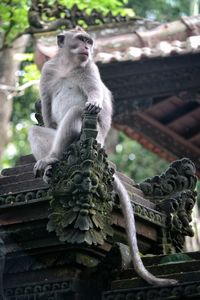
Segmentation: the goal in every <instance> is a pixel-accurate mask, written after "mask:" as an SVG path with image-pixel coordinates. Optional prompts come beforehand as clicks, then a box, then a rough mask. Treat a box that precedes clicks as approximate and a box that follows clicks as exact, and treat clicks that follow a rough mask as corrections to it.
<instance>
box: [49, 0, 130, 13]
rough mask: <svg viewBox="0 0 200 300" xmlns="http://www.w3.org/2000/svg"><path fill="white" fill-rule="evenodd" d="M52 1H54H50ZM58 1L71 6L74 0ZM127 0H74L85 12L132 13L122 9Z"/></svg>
mask: <svg viewBox="0 0 200 300" xmlns="http://www.w3.org/2000/svg"><path fill="white" fill-rule="evenodd" d="M52 2H54V1H52ZM59 3H61V4H63V5H65V6H66V7H68V8H71V7H72V6H73V5H74V4H75V2H74V0H60V1H59ZM127 3H128V1H127V0H122V1H120V0H90V1H89V0H81V1H80V0H79V1H76V5H77V6H78V7H79V8H80V9H82V10H86V12H87V13H89V14H90V13H91V11H92V9H96V10H98V11H101V12H103V13H105V14H106V13H108V12H109V11H112V13H113V14H118V13H122V14H126V13H129V14H131V13H133V12H132V10H130V9H124V5H125V4H127Z"/></svg>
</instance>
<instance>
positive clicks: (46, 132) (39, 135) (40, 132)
mask: <svg viewBox="0 0 200 300" xmlns="http://www.w3.org/2000/svg"><path fill="white" fill-rule="evenodd" d="M55 134H56V130H55V129H52V128H46V127H41V126H33V127H31V128H30V129H29V135H28V139H29V143H30V145H31V150H32V153H33V155H34V157H35V158H36V160H39V159H42V158H43V157H46V156H47V155H48V153H49V151H50V149H51V147H52V144H53V140H54V138H55Z"/></svg>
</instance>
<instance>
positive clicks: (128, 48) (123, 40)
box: [36, 16, 200, 63]
mask: <svg viewBox="0 0 200 300" xmlns="http://www.w3.org/2000/svg"><path fill="white" fill-rule="evenodd" d="M149 28H150V29H149ZM89 31H90V32H91V34H92V35H93V36H95V39H96V51H95V61H96V62H101V63H110V62H112V61H128V60H132V61H135V60H142V59H146V58H148V59H150V58H155V57H165V56H174V55H181V54H187V53H196V52H200V16H195V17H182V18H181V19H180V20H177V21H174V22H170V23H165V24H157V23H153V24H151V26H150V25H149V24H148V26H147V24H145V26H144V22H142V23H141V26H139V25H138V24H137V26H136V25H135V23H133V22H127V24H126V23H122V24H120V25H116V24H114V27H113V26H112V28H110V27H108V25H106V27H105V28H104V27H102V26H101V27H99V29H98V28H95V27H94V28H90V29H89ZM53 44H54V45H53ZM56 52H57V46H56V45H55V38H54V40H53V42H50V45H47V42H46V41H45V40H44V39H43V40H39V42H38V44H37V55H36V56H38V53H40V56H41V55H43V56H45V57H46V59H48V58H51V57H53V56H54V55H55V54H56Z"/></svg>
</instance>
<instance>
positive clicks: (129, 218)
mask: <svg viewBox="0 0 200 300" xmlns="http://www.w3.org/2000/svg"><path fill="white" fill-rule="evenodd" d="M80 35H82V36H83V37H84V39H85V42H83V41H80V40H79V39H78V36H80ZM88 38H89V35H88V34H87V33H84V32H82V31H81V32H77V31H69V32H66V33H65V38H64V39H63V38H62V37H61V38H60V39H59V46H60V47H61V48H60V49H59V52H58V54H57V56H56V57H55V58H53V59H51V60H50V61H48V62H47V63H46V64H45V65H44V67H43V70H42V77H41V84H40V94H41V100H42V116H43V120H44V124H45V127H39V126H34V127H32V128H31V130H30V133H29V141H30V144H31V148H32V152H33V154H34V156H35V158H36V159H37V163H36V164H35V167H34V172H35V174H36V176H37V175H41V174H43V178H44V180H45V181H48V174H49V171H50V170H51V165H52V164H53V163H55V162H57V161H58V160H59V159H60V158H61V156H62V154H63V151H64V149H65V148H66V147H67V146H68V145H70V144H71V143H72V142H73V140H75V139H77V138H78V137H79V135H80V130H81V116H82V112H83V110H84V109H85V108H86V109H87V110H88V111H89V112H91V113H93V112H97V113H99V114H98V136H97V140H98V142H99V143H100V144H101V145H102V146H103V145H104V141H105V138H106V136H107V133H108V131H109V129H110V127H111V119H112V96H111V93H110V91H109V90H108V89H107V88H106V86H105V85H104V84H103V82H102V80H101V77H100V74H99V70H98V68H97V66H96V65H95V63H94V62H93V61H92V52H93V45H92V44H88V43H87V42H86V41H87V39H88ZM90 41H91V38H90ZM81 51H86V52H87V53H88V56H85V55H79V54H80V53H81ZM56 128H57V129H56ZM114 190H115V191H116V192H117V193H118V194H119V198H120V201H121V206H122V211H123V214H124V217H125V220H126V229H127V235H128V239H129V244H130V249H131V256H132V260H133V264H134V267H135V270H136V271H137V273H138V274H139V275H140V276H141V277H142V278H144V279H145V280H146V281H147V282H149V283H151V284H156V285H159V286H163V285H168V284H174V283H175V281H174V280H170V279H169V280H168V279H166V280H165V279H160V278H156V277H154V276H153V275H152V274H150V273H149V272H148V271H147V270H146V269H145V267H144V265H143V263H142V260H141V258H140V255H139V250H138V246H137V239H136V228H135V220H134V214H133V211H132V206H131V201H130V198H129V196H128V193H127V191H126V189H125V188H124V186H123V185H122V183H121V181H120V180H119V178H118V177H117V176H116V175H115V181H114Z"/></svg>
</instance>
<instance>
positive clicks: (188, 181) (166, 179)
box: [139, 158, 197, 203]
mask: <svg viewBox="0 0 200 300" xmlns="http://www.w3.org/2000/svg"><path fill="white" fill-rule="evenodd" d="M195 173H196V168H195V165H194V163H193V162H192V161H191V160H190V159H189V158H182V159H180V160H176V161H175V162H173V163H171V164H170V166H169V168H168V169H167V171H166V172H164V173H162V174H161V175H160V176H155V177H153V178H148V179H146V180H145V181H143V182H142V183H140V184H139V187H140V189H141V190H142V191H143V193H144V194H145V196H146V197H148V198H150V199H151V200H152V201H153V202H156V203H157V202H159V201H162V200H163V198H166V197H169V196H170V195H173V194H175V193H177V192H179V191H183V190H187V189H189V190H194V189H195V186H196V182H197V177H196V175H195Z"/></svg>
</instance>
